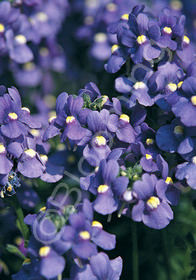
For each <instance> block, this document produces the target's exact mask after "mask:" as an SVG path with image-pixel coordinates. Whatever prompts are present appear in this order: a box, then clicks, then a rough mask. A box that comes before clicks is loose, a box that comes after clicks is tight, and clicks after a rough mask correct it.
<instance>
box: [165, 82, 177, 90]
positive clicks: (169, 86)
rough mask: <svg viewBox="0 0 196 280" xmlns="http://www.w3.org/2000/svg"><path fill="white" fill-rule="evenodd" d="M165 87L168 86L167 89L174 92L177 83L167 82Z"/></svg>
mask: <svg viewBox="0 0 196 280" xmlns="http://www.w3.org/2000/svg"><path fill="white" fill-rule="evenodd" d="M167 87H168V89H169V90H170V91H171V92H174V91H176V90H177V85H176V84H174V83H169V84H168V85H167Z"/></svg>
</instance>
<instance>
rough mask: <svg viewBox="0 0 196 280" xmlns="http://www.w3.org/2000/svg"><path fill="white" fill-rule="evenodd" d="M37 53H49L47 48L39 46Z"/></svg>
mask: <svg viewBox="0 0 196 280" xmlns="http://www.w3.org/2000/svg"><path fill="white" fill-rule="evenodd" d="M39 54H40V55H42V56H47V55H49V50H48V49H47V48H45V47H43V48H40V49H39Z"/></svg>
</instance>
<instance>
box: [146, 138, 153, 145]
mask: <svg viewBox="0 0 196 280" xmlns="http://www.w3.org/2000/svg"><path fill="white" fill-rule="evenodd" d="M153 143H154V140H153V139H152V138H147V139H146V144H147V145H148V146H149V145H152V144H153Z"/></svg>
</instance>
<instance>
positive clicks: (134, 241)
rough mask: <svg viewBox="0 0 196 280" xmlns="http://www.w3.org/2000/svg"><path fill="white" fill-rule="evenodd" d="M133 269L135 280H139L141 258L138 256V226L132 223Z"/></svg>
mask: <svg viewBox="0 0 196 280" xmlns="http://www.w3.org/2000/svg"><path fill="white" fill-rule="evenodd" d="M132 246H133V251H132V269H133V280H139V262H138V259H139V256H138V239H137V224H136V223H135V222H133V223H132Z"/></svg>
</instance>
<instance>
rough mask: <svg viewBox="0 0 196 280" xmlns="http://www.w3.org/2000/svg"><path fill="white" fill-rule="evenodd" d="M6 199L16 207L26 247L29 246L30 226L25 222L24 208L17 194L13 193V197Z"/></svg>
mask: <svg viewBox="0 0 196 280" xmlns="http://www.w3.org/2000/svg"><path fill="white" fill-rule="evenodd" d="M5 200H6V201H7V202H8V204H9V205H10V206H12V207H14V209H15V212H16V216H17V221H18V225H19V229H20V231H21V233H22V236H23V238H24V240H25V247H27V245H28V241H29V229H28V226H27V225H26V224H25V223H24V214H23V211H22V208H21V206H20V204H19V202H18V199H17V197H16V195H13V196H12V197H8V198H6V199H5Z"/></svg>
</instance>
